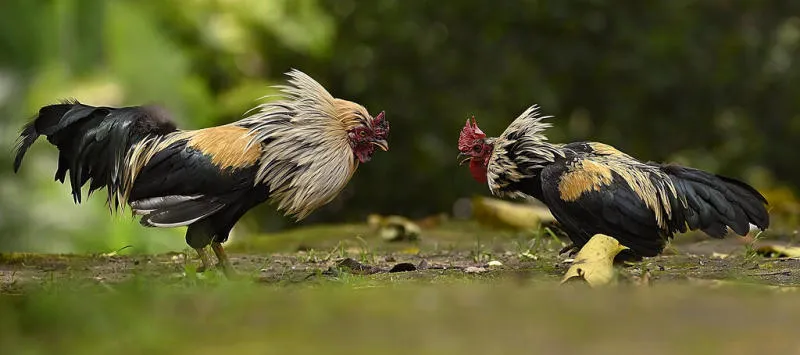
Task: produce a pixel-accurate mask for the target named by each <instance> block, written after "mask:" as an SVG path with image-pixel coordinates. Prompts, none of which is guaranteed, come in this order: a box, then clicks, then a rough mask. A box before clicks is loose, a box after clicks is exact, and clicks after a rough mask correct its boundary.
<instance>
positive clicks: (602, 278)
mask: <svg viewBox="0 0 800 355" xmlns="http://www.w3.org/2000/svg"><path fill="white" fill-rule="evenodd" d="M625 249H627V248H626V247H625V246H623V245H621V244H619V241H617V240H616V239H614V238H613V237H610V236H607V235H605V234H595V235H594V236H593V237H592V239H589V242H587V243H586V245H584V246H583V248H581V250H580V251H578V254H577V255H576V256H575V261H574V262H573V263H572V265H571V266H570V267H569V269H568V270H567V273H566V274H564V278H563V279H562V280H561V283H562V284H564V283H566V282H568V281H585V282H587V283H588V284H589V285H590V286H592V287H597V286H602V285H605V284H609V283H612V282H615V281H616V278H615V276H616V272H615V270H614V265H613V264H614V257H615V256H617V254H619V252H621V251H622V250H625Z"/></svg>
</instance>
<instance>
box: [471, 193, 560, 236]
mask: <svg viewBox="0 0 800 355" xmlns="http://www.w3.org/2000/svg"><path fill="white" fill-rule="evenodd" d="M472 215H473V217H474V218H475V219H476V220H477V221H478V222H479V223H481V224H485V225H489V226H493V227H500V228H510V229H538V228H539V225H540V224H541V223H548V222H552V221H554V220H555V218H553V215H552V214H551V213H550V210H549V209H548V208H547V207H545V206H537V205H533V204H522V203H512V202H506V201H503V200H498V199H495V198H489V197H483V196H475V197H473V198H472Z"/></svg>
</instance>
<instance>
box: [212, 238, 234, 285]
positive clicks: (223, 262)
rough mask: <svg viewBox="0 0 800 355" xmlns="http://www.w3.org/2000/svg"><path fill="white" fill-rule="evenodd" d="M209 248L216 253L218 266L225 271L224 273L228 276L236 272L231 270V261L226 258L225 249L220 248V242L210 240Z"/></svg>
mask: <svg viewBox="0 0 800 355" xmlns="http://www.w3.org/2000/svg"><path fill="white" fill-rule="evenodd" d="M211 249H213V250H214V254H216V255H217V260H219V266H220V267H221V268H222V271H224V272H225V275H226V276H228V277H230V276H234V275H236V272H234V271H233V266H231V261H230V259H228V254H225V249H222V243H218V242H211Z"/></svg>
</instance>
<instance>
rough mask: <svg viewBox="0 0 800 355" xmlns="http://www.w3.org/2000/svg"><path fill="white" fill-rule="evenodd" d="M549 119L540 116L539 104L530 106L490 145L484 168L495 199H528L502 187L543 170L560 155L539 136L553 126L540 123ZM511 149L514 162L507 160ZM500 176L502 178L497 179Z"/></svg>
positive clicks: (555, 148)
mask: <svg viewBox="0 0 800 355" xmlns="http://www.w3.org/2000/svg"><path fill="white" fill-rule="evenodd" d="M551 117H552V116H542V115H541V112H540V109H539V105H533V106H531V107H529V108H528V109H527V110H525V112H523V113H522V114H521V115H519V117H517V118H516V119H515V120H514V121H513V122H511V124H510V125H509V126H508V128H506V130H505V131H504V132H503V134H502V135H500V136H499V137H497V138H495V139H494V140H493V141H492V143H493V144H494V149H493V150H492V156H491V158H490V159H489V166H488V167H487V174H486V177H487V180H488V185H489V190H490V191H491V192H492V194H494V195H496V196H498V197H513V198H529V197H530V196H528V195H526V194H524V193H522V192H520V191H506V189H505V187H506V186H508V185H509V184H510V183H512V182H518V181H520V180H521V179H523V178H524V177H526V176H527V175H528V174H529V170H531V169H537V168H542V167H544V166H545V165H546V164H548V163H552V162H553V161H554V160H555V158H556V156H562V157H563V152H561V150H560V149H559V148H558V146H556V145H554V144H552V143H549V142H548V141H547V137H546V136H544V135H543V134H542V132H544V130H545V129H547V128H550V127H551V126H552V124H550V123H549V122H543V121H542V120H544V119H547V118H551ZM512 147H513V149H514V153H515V154H514V155H515V157H516V158H515V159H514V160H512V159H511V158H510V157H509V154H508V153H509V150H510V149H512ZM501 175H502V176H503V178H502V179H501V178H500V176H501Z"/></svg>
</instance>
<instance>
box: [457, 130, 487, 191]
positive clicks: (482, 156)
mask: <svg viewBox="0 0 800 355" xmlns="http://www.w3.org/2000/svg"><path fill="white" fill-rule="evenodd" d="M492 148H493V145H492V144H491V142H490V139H487V138H486V134H485V133H483V131H481V129H480V128H478V122H477V121H475V116H472V122H470V120H469V119H467V123H466V125H464V128H462V129H461V135H460V136H459V137H458V151H459V154H458V159H459V165H461V164H464V163H465V162H467V161H469V162H470V163H469V169H470V172H471V173H472V177H473V178H475V180H477V181H478V182H480V183H485V182H486V167H487V166H488V165H489V158H491V156H492Z"/></svg>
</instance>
